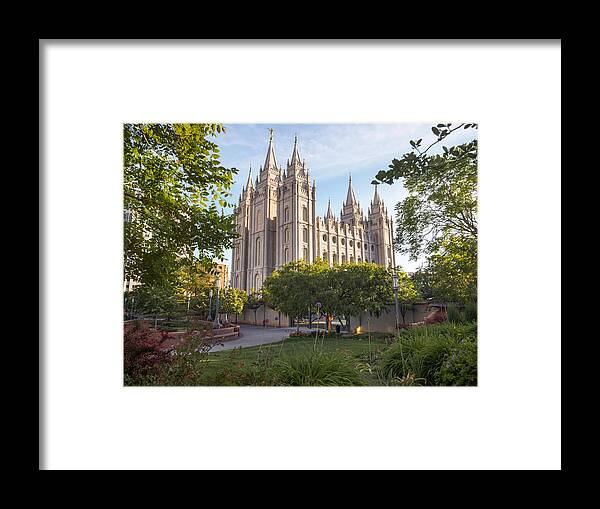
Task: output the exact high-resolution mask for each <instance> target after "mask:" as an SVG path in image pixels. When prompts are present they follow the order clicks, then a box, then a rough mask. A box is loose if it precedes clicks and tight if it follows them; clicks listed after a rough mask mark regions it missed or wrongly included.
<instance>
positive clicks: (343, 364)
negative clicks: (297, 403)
mask: <svg viewBox="0 0 600 509" xmlns="http://www.w3.org/2000/svg"><path fill="white" fill-rule="evenodd" d="M271 373H272V383H273V385H295V386H307V385H310V386H341V385H362V379H361V375H360V372H359V371H358V370H357V369H356V368H355V367H354V366H353V365H352V364H351V362H350V360H349V359H348V358H347V357H346V356H345V355H343V354H340V353H338V352H321V351H313V352H310V353H302V354H298V355H292V356H287V357H283V358H280V359H278V360H277V361H276V362H275V363H274V365H273V368H272V370H271Z"/></svg>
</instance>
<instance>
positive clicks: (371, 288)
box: [326, 262, 393, 329]
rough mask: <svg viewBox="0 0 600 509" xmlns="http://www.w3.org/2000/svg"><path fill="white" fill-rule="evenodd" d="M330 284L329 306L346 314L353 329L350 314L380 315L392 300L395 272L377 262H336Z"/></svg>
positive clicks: (337, 313) (336, 312)
mask: <svg viewBox="0 0 600 509" xmlns="http://www.w3.org/2000/svg"><path fill="white" fill-rule="evenodd" d="M330 272H331V276H330V281H329V282H328V283H327V284H328V286H329V287H330V288H332V289H333V291H332V292H328V293H327V294H326V295H327V296H328V299H327V300H328V302H327V304H326V305H327V307H328V308H331V309H332V310H333V311H334V313H335V314H336V315H343V316H345V317H346V320H347V322H348V329H350V317H351V316H357V315H359V314H361V313H363V312H368V313H371V314H373V315H375V316H378V315H379V314H380V313H381V312H382V311H383V310H384V309H385V308H386V307H387V306H388V305H389V304H390V303H391V302H393V294H392V275H391V273H390V271H388V270H387V269H386V268H385V267H382V266H380V265H376V264H374V263H367V262H362V263H356V264H343V265H336V266H334V267H332V268H331V269H330Z"/></svg>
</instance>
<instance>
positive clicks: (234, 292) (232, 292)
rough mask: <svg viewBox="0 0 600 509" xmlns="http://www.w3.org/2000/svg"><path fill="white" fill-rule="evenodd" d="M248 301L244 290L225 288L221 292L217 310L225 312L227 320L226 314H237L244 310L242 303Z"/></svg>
mask: <svg viewBox="0 0 600 509" xmlns="http://www.w3.org/2000/svg"><path fill="white" fill-rule="evenodd" d="M247 301H248V295H247V294H246V292H245V291H244V290H238V289H236V288H225V289H224V290H222V292H221V297H220V303H219V305H220V306H219V310H220V311H221V312H222V313H224V314H225V319H226V320H227V314H228V313H231V314H236V315H237V314H239V313H241V312H242V311H243V310H244V305H245V304H246V302H247Z"/></svg>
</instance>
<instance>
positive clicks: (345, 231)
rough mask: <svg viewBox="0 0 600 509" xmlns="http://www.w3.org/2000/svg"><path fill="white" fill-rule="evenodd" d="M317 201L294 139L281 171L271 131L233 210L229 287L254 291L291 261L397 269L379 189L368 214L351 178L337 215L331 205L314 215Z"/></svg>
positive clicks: (313, 187) (385, 211)
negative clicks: (261, 161) (234, 230)
mask: <svg viewBox="0 0 600 509" xmlns="http://www.w3.org/2000/svg"><path fill="white" fill-rule="evenodd" d="M316 202H317V188H316V182H315V180H314V179H313V180H312V182H311V179H310V175H309V170H308V167H307V166H306V163H305V161H304V160H301V159H300V153H299V149H298V140H297V138H296V139H295V140H294V148H293V151H292V157H291V159H290V160H288V161H287V165H286V167H285V170H284V168H282V167H280V166H278V165H277V161H276V159H275V149H274V145H273V131H272V130H271V131H270V135H269V145H268V148H267V155H266V158H265V163H264V165H262V166H261V167H260V170H259V174H258V175H257V176H256V179H255V180H254V182H253V181H252V174H251V172H250V174H249V175H248V180H247V182H246V185H245V186H244V188H243V189H242V193H241V195H240V197H239V200H238V204H237V206H236V207H235V210H234V214H235V218H236V228H237V233H238V235H239V237H238V239H237V240H236V241H235V243H234V246H233V250H232V257H231V286H232V287H234V288H238V289H241V290H245V291H247V292H248V293H250V292H251V291H252V290H257V291H258V290H260V289H261V288H262V284H263V282H264V280H265V279H266V278H267V277H268V276H269V275H270V274H271V273H272V272H273V271H274V270H276V269H277V268H279V267H281V266H282V265H284V264H285V263H288V262H291V261H294V260H306V261H308V262H310V263H312V262H314V261H315V260H316V259H317V258H321V259H323V260H326V261H327V262H328V263H329V265H330V266H331V265H336V264H341V263H358V262H372V263H376V264H378V265H383V266H385V267H395V266H396V263H395V256H394V246H393V231H392V221H391V220H390V217H389V216H388V212H387V208H386V207H385V205H384V203H383V201H382V200H381V198H380V197H379V195H378V193H377V187H375V192H374V195H373V200H372V201H371V204H370V207H369V210H368V213H367V214H366V215H365V214H364V213H363V209H362V207H361V206H360V203H359V202H358V201H357V199H356V196H355V194H354V189H353V188H352V177H351V176H350V177H349V181H348V192H347V195H346V200H345V202H344V204H343V206H342V209H341V211H340V215H339V217H336V216H335V215H334V214H333V212H332V209H331V203H329V204H328V208H327V213H326V214H325V216H324V217H320V216H317V213H316Z"/></svg>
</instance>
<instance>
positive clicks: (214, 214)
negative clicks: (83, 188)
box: [124, 124, 237, 286]
mask: <svg viewBox="0 0 600 509" xmlns="http://www.w3.org/2000/svg"><path fill="white" fill-rule="evenodd" d="M223 131H224V128H223V127H222V126H221V125H220V124H125V126H124V209H125V226H124V254H125V264H124V272H125V274H124V276H125V278H127V279H128V278H132V279H134V280H136V281H139V282H141V283H142V284H148V285H154V284H158V285H159V286H164V285H165V284H166V283H165V280H169V281H171V282H173V281H175V280H176V278H177V271H178V269H179V268H180V266H181V264H182V263H187V264H190V265H193V262H203V263H204V262H211V261H212V260H213V259H215V258H218V259H222V258H223V255H224V250H225V249H227V248H229V247H231V245H232V241H233V239H234V238H235V236H236V233H235V225H234V221H233V217H232V216H231V215H224V214H223V213H222V211H221V212H219V208H218V207H221V208H223V207H227V206H230V204H229V203H228V202H227V199H228V198H229V197H230V196H231V194H230V193H229V191H228V190H229V188H230V187H231V184H232V183H233V176H234V174H235V173H237V170H236V169H235V168H232V169H227V168H224V167H223V166H222V165H221V164H220V162H219V148H218V146H217V144H216V143H215V142H214V141H211V138H214V137H216V136H218V135H219V134H220V133H222V132H223ZM221 210H222V209H221Z"/></svg>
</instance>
